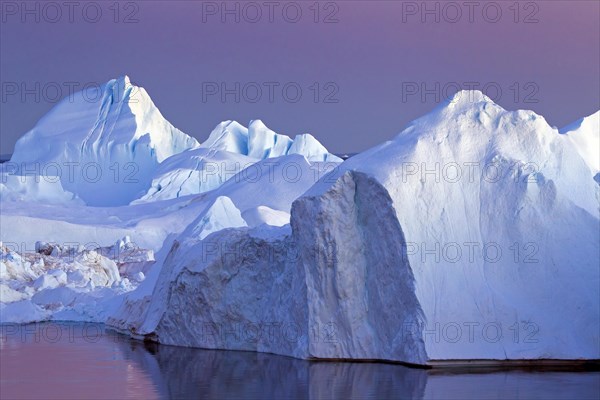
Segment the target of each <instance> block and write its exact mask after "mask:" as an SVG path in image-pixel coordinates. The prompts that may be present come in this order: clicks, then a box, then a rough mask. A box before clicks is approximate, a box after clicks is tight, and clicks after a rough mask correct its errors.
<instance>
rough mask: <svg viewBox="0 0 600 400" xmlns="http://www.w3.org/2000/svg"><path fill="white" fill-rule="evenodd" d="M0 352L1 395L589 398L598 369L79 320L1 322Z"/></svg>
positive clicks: (594, 392) (593, 393) (596, 389)
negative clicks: (368, 353)
mask: <svg viewBox="0 0 600 400" xmlns="http://www.w3.org/2000/svg"><path fill="white" fill-rule="evenodd" d="M0 350H1V353H0V355H1V357H0V364H1V371H2V392H1V393H2V398H5V397H6V398H14V397H27V398H43V399H47V398H65V397H69V398H89V397H90V396H93V397H94V398H119V399H121V398H156V397H159V398H252V399H256V398H265V399H269V398H276V399H283V398H294V399H296V398H306V399H329V398H359V399H364V398H370V399H382V398H383V399H388V398H411V399H422V398H425V399H446V398H452V399H485V398H508V399H518V398H544V399H545V398H553V399H557V398H564V399H588V398H589V399H597V398H598V392H599V390H600V388H599V383H600V372H598V370H597V364H596V371H594V372H571V373H569V372H524V371H516V370H506V371H500V372H498V371H495V372H489V370H483V369H481V368H479V369H472V370H470V371H468V372H470V373H465V370H462V371H458V370H456V369H454V368H453V369H431V370H426V369H417V368H408V367H405V366H402V365H397V364H383V363H366V362H365V363H350V362H325V361H318V362H317V361H306V360H299V359H294V358H288V357H284V356H277V355H272V354H266V353H254V352H243V351H226V350H202V349H192V348H185V347H172V346H165V345H160V344H155V343H147V342H141V341H136V340H133V339H130V338H128V337H126V336H123V335H118V334H115V333H113V332H112V331H107V330H105V329H104V328H103V327H102V325H97V324H87V323H83V324H81V323H58V322H51V323H40V324H31V325H14V324H11V325H0ZM57 366H60V367H57ZM482 371H484V372H482ZM473 372H479V373H473Z"/></svg>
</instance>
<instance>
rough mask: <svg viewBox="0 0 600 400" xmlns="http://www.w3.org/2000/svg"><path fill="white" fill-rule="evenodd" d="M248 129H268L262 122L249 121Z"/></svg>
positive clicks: (256, 120) (258, 120) (257, 120)
mask: <svg viewBox="0 0 600 400" xmlns="http://www.w3.org/2000/svg"><path fill="white" fill-rule="evenodd" d="M248 129H255V130H259V129H269V128H267V126H266V125H265V123H264V122H262V120H260V119H251V120H250V122H249V123H248ZM269 130H270V129H269Z"/></svg>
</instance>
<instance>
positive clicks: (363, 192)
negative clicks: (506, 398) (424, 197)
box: [109, 172, 426, 363]
mask: <svg viewBox="0 0 600 400" xmlns="http://www.w3.org/2000/svg"><path fill="white" fill-rule="evenodd" d="M227 214H233V215H235V214H236V213H235V211H233V210H232V211H230V212H228V213H227ZM203 219H205V217H203ZM340 232H343V233H340ZM402 237H403V234H402V231H401V229H400V226H399V225H398V223H397V220H395V218H393V208H391V201H390V199H389V196H388V195H387V193H386V192H385V190H384V189H383V187H382V186H381V185H380V184H378V183H377V182H376V181H374V180H373V179H371V178H369V177H367V176H366V175H364V174H361V173H354V172H348V173H347V174H345V175H344V176H343V177H342V178H340V179H339V181H337V182H336V183H335V184H334V185H333V186H332V188H331V189H330V191H328V192H327V193H326V195H324V196H320V197H303V198H301V199H300V200H298V201H297V202H295V203H294V206H293V209H292V231H291V233H290V231H289V228H288V227H283V228H268V227H266V226H264V225H263V226H261V227H258V228H255V229H250V230H249V229H242V230H240V229H237V230H222V231H219V232H216V233H214V234H212V235H209V236H208V237H206V238H205V239H202V236H198V235H194V234H191V232H189V231H188V232H186V233H184V234H183V235H181V237H180V239H178V240H177V241H176V242H175V244H174V245H173V247H172V249H171V251H170V253H169V255H168V256H167V259H166V261H165V267H164V268H163V270H161V273H160V276H159V278H158V281H157V284H156V287H155V288H154V292H153V294H152V296H151V297H150V298H149V299H145V301H148V302H149V305H148V306H147V308H146V309H145V310H144V311H146V313H145V315H143V314H142V315H143V316H142V317H141V318H140V314H139V312H131V310H132V309H134V308H135V307H139V303H136V302H126V303H125V304H124V308H123V309H122V312H121V313H120V314H118V316H117V317H115V318H111V319H110V320H109V323H110V324H112V325H113V326H116V327H118V328H120V329H124V330H128V331H130V332H133V333H134V334H135V335H143V336H149V337H151V338H153V339H156V340H159V341H160V342H162V343H169V344H178V345H185V346H196V347H205V348H216V349H235V350H253V351H261V352H270V353H277V354H285V355H291V356H294V357H298V358H313V357H314V358H357V359H389V360H403V361H406V362H412V363H424V362H425V361H426V358H425V353H424V347H423V343H422V340H420V339H419V338H418V337H416V336H411V337H404V338H403V337H402V332H403V330H402V327H403V326H404V325H407V326H413V325H418V324H419V323H420V321H422V318H423V316H422V313H421V310H420V308H419V304H418V302H417V300H416V297H415V294H414V286H413V280H414V279H413V276H412V272H411V270H410V267H409V265H408V263H404V262H402V260H406V247H405V243H404V242H403V240H402ZM179 240H181V242H180V241H179ZM340 241H344V245H347V246H348V247H349V248H352V249H353V251H350V252H344V253H339V252H338V250H337V248H338V247H339V246H342V245H343V244H342V243H341V242H340ZM190 298H193V299H196V301H194V302H190V301H189V299H190Z"/></svg>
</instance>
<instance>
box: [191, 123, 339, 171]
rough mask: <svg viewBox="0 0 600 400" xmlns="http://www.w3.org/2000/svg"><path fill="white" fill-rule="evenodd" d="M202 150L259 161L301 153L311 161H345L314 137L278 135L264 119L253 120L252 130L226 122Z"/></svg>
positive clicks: (204, 144)
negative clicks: (227, 153)
mask: <svg viewBox="0 0 600 400" xmlns="http://www.w3.org/2000/svg"><path fill="white" fill-rule="evenodd" d="M201 147H208V148H211V149H215V150H225V151H229V152H232V153H238V154H243V155H247V156H249V157H252V158H256V159H265V158H273V157H280V156H284V155H288V154H300V155H303V156H305V157H306V158H307V160H308V161H325V162H341V161H342V160H341V158H339V157H337V156H335V155H333V154H331V153H329V152H328V151H327V149H326V148H325V147H324V146H323V145H322V144H321V143H319V141H318V140H317V139H315V138H314V137H313V136H312V135H311V134H309V133H305V134H301V135H297V136H296V137H295V139H294V140H292V139H291V138H290V137H289V136H286V135H282V134H279V133H275V132H274V131H272V130H271V129H269V128H267V126H266V125H265V124H264V123H263V122H262V121H261V120H253V121H250V123H249V124H248V128H246V127H244V126H243V125H241V124H239V123H238V122H236V121H223V122H221V123H220V124H219V125H217V127H216V128H215V129H214V130H213V131H212V132H211V134H210V136H209V138H208V139H207V140H206V141H205V142H204V143H202V145H201Z"/></svg>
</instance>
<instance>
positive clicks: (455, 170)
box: [0, 78, 600, 366]
mask: <svg viewBox="0 0 600 400" xmlns="http://www.w3.org/2000/svg"><path fill="white" fill-rule="evenodd" d="M134 87H135V86H133V85H131V84H130V82H129V81H128V79H126V78H123V79H120V80H115V81H111V82H109V83H108V84H106V85H105V86H103V87H102V89H101V91H100V92H101V98H102V99H103V101H102V104H94V105H90V104H79V103H77V102H76V103H75V104H72V103H65V104H62V103H61V105H59V106H57V107H56V108H55V109H54V110H53V111H52V112H51V113H50V114H49V115H48V116H47V117H45V118H44V119H42V121H40V123H39V124H38V126H36V127H35V128H34V129H33V130H32V131H30V132H29V133H27V134H26V135H25V136H24V137H23V138H22V139H21V140H20V141H19V143H18V146H17V149H16V151H15V155H14V156H13V159H11V163H13V164H12V166H13V167H14V166H15V165H17V166H18V168H20V169H21V170H17V171H14V172H11V173H7V178H6V179H5V180H3V185H4V186H0V190H1V193H2V200H1V202H0V207H1V211H2V225H1V226H0V239H1V240H2V241H3V244H2V246H0V247H1V250H2V254H1V255H2V258H1V262H0V295H1V299H0V300H1V302H0V319H2V321H5V322H6V321H9V322H17V323H21V322H22V323H25V322H31V321H39V320H46V319H54V320H59V319H60V320H74V321H81V320H85V321H94V322H103V323H106V324H108V325H109V326H111V327H113V328H115V329H118V330H120V331H122V332H125V333H128V334H130V335H131V336H133V337H135V338H140V339H145V340H150V341H157V342H160V343H166V344H172V345H180V346H192V347H202V348H210V349H230V350H246V351H256V352H266V353H275V354H281V355H287V356H291V357H295V358H300V359H353V360H356V359H359V360H387V361H394V362H403V363H409V364H416V365H425V366H439V365H447V364H464V363H469V362H471V361H472V360H479V362H486V363H496V362H516V363H519V362H524V361H531V360H535V361H539V362H542V361H544V360H562V361H565V362H576V361H577V360H589V359H593V360H597V359H600V341H599V340H598V339H599V336H598V327H599V326H600V306H599V304H598V296H599V291H598V288H599V287H600V268H599V267H598V265H599V255H598V249H599V248H600V232H599V231H598V225H599V223H600V207H599V205H598V199H599V198H600V185H599V184H598V182H599V181H598V179H597V178H596V180H594V179H592V178H593V177H598V172H599V171H598V154H597V152H596V153H595V152H594V151H593V146H595V145H596V143H597V140H598V129H597V128H598V115H600V114H599V113H596V114H594V115H592V116H590V117H586V118H584V119H582V120H581V121H577V122H576V123H574V124H572V125H570V126H568V127H566V128H564V129H562V130H560V131H559V130H557V129H555V128H553V127H551V126H550V125H548V123H547V122H546V120H545V119H544V118H543V117H542V116H540V115H537V114H535V113H534V112H532V111H525V110H519V111H507V110H504V109H503V108H502V107H500V106H498V105H497V104H494V102H493V101H491V100H490V99H489V98H488V97H486V96H485V95H483V94H482V93H481V92H478V91H462V92H458V93H457V94H456V95H455V96H454V97H452V98H450V99H448V100H447V101H445V102H444V103H442V104H440V105H439V106H438V107H437V108H436V109H434V110H433V111H432V112H431V113H429V114H427V115H425V116H424V117H422V118H419V119H417V120H415V121H413V122H412V123H411V124H410V125H409V126H408V127H407V128H406V129H404V130H403V131H402V132H400V133H399V134H398V135H397V136H396V137H395V138H393V139H392V140H390V141H388V142H385V143H382V144H380V145H379V146H376V147H374V148H372V149H369V150H367V151H365V152H362V153H360V154H358V155H355V156H354V157H352V158H350V159H348V160H346V161H344V162H340V161H341V160H340V159H338V158H337V157H336V156H333V155H332V154H330V153H329V152H328V151H327V150H326V149H325V148H324V147H323V146H322V145H321V144H320V143H319V142H318V141H317V140H316V139H314V138H313V137H312V136H310V135H308V134H305V135H298V136H296V137H295V138H294V139H291V138H290V137H288V136H285V135H281V134H278V133H275V132H274V131H272V130H270V129H269V128H267V127H266V126H265V125H264V124H263V123H262V122H261V121H259V120H254V121H251V122H250V124H249V125H248V128H246V127H244V126H242V125H241V124H239V123H237V122H234V121H225V122H222V123H221V124H219V125H218V126H217V127H216V128H215V129H214V130H213V132H212V133H211V134H210V136H209V138H208V139H207V140H206V142H204V143H203V144H201V145H199V144H198V143H197V142H196V141H195V139H192V138H190V137H188V136H187V135H185V134H183V133H181V132H180V131H177V130H176V129H175V128H173V127H172V126H171V125H170V124H169V123H168V122H166V120H164V118H162V116H160V113H159V112H158V110H157V109H156V108H155V106H154V105H153V104H152V103H151V101H150V100H149V98H148V97H146V96H145V95H144V96H142V100H141V101H140V102H139V103H134V104H132V100H133V97H134V96H133V95H132V94H133V92H134V90H135V89H134ZM121 90H122V91H123V93H121ZM142 93H145V92H142ZM143 99H146V100H143ZM80 127H87V128H86V129H83V130H80V129H79V128H80ZM596 148H597V146H596ZM71 162H75V163H84V164H85V163H97V164H98V165H101V166H104V167H110V166H111V165H113V164H112V163H114V162H118V163H123V162H125V163H128V162H133V163H136V165H138V166H139V171H138V174H139V177H140V178H143V179H140V180H139V181H138V182H136V183H132V184H131V185H130V186H127V185H126V184H124V182H118V183H115V182H114V181H113V180H109V179H108V178H106V180H102V179H101V180H100V181H99V182H100V183H96V184H94V185H92V184H91V183H90V182H86V181H85V180H83V181H82V180H79V181H77V180H76V181H75V182H69V181H65V180H64V179H63V178H64V177H61V179H60V182H56V183H53V184H51V185H50V184H49V185H46V186H44V185H45V184H42V185H39V186H36V184H35V179H33V180H31V181H28V180H15V179H17V178H18V177H19V176H21V175H27V174H29V175H32V176H28V178H36V177H38V176H40V177H41V176H45V177H50V176H52V174H49V173H48V171H47V169H48V168H45V171H40V172H39V174H37V175H36V173H35V172H34V173H32V172H31V171H36V170H35V169H34V168H33V167H32V166H35V163H47V164H46V165H48V164H49V163H71ZM11 179H12V180H11ZM115 193H117V195H115ZM89 206H95V207H94V212H93V213H90V212H89V211H90V207H89ZM31 226H35V227H36V230H35V237H34V235H33V234H32V230H31ZM39 240H44V241H46V242H38V243H36V242H37V241H39ZM132 240H136V241H137V244H135V245H134V244H133V243H132ZM68 242H79V245H77V246H73V247H69V245H67V243H68ZM86 242H93V243H96V245H94V246H83V248H82V247H81V245H82V244H84V243H86ZM21 243H22V244H24V245H25V249H23V248H20V247H18V246H19V244H21ZM34 243H35V244H34ZM15 245H17V247H15ZM27 249H30V250H27ZM106 252H116V253H118V255H117V256H113V257H107V256H106V255H105V254H106ZM63 253H64V254H63Z"/></svg>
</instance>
